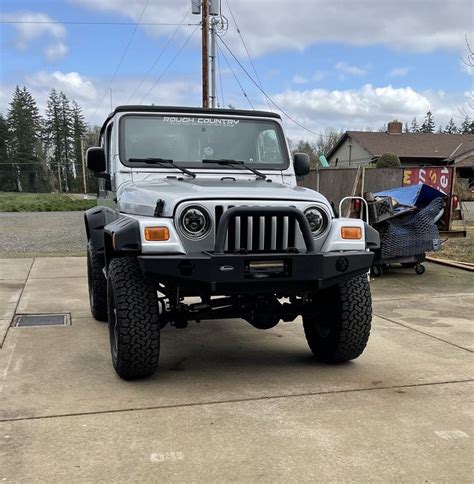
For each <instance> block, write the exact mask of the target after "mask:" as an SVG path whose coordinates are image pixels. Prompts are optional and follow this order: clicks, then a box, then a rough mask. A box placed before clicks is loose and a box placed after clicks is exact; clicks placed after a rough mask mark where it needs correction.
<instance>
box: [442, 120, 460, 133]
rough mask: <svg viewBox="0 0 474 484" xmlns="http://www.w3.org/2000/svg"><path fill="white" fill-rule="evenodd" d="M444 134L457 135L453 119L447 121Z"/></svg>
mask: <svg viewBox="0 0 474 484" xmlns="http://www.w3.org/2000/svg"><path fill="white" fill-rule="evenodd" d="M444 132H445V133H446V134H457V132H458V128H457V126H456V124H455V123H454V121H453V118H451V119H450V120H449V122H448V124H447V125H446V127H445V128H444Z"/></svg>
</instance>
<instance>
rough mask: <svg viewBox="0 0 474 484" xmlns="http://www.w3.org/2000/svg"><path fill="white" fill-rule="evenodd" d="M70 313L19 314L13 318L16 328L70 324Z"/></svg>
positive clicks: (13, 324)
mask: <svg viewBox="0 0 474 484" xmlns="http://www.w3.org/2000/svg"><path fill="white" fill-rule="evenodd" d="M70 325H71V316H70V315H69V314H18V315H16V316H15V318H14V319H13V323H12V326H14V327H15V328H22V327H31V326H70Z"/></svg>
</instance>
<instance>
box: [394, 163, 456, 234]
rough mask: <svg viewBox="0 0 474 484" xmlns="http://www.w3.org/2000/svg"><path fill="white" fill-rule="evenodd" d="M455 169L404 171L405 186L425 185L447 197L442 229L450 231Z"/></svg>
mask: <svg viewBox="0 0 474 484" xmlns="http://www.w3.org/2000/svg"><path fill="white" fill-rule="evenodd" d="M452 182H453V168H452V167H451V166H450V167H448V166H440V167H428V168H405V169H404V170H403V186H404V187H405V186H407V185H418V184H419V183H424V184H425V185H429V186H430V187H433V188H436V189H437V190H439V191H440V192H443V193H444V194H445V195H447V196H448V197H447V199H446V208H445V211H444V217H443V218H442V219H441V221H440V224H441V228H443V229H445V230H449V228H450V226H451V223H450V218H451V194H452V189H453V183H452Z"/></svg>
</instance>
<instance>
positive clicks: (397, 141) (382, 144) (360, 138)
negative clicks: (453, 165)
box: [327, 131, 474, 159]
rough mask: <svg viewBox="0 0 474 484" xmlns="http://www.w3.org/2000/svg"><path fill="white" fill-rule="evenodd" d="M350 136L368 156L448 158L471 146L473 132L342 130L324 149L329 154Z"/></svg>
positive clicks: (473, 142) (473, 145) (471, 147)
mask: <svg viewBox="0 0 474 484" xmlns="http://www.w3.org/2000/svg"><path fill="white" fill-rule="evenodd" d="M348 136H350V137H351V138H352V139H353V140H354V141H356V142H357V143H359V144H360V145H361V146H362V147H363V148H364V149H365V150H366V151H368V152H369V153H370V154H371V155H372V156H381V155H383V154H384V153H388V152H392V153H395V154H397V155H398V156H399V157H400V158H440V159H446V158H452V157H455V156H458V155H459V154H461V153H465V152H466V151H469V150H472V149H474V135H473V134H444V133H403V134H388V133H379V132H369V131H346V133H344V134H343V135H342V137H341V138H340V139H339V141H338V143H337V144H336V146H335V147H334V148H333V149H332V150H331V151H330V152H329V153H328V155H327V156H328V158H329V157H331V156H332V155H333V154H334V153H335V151H336V150H337V149H338V148H339V146H340V145H341V144H342V143H343V142H344V140H345V139H346V138H347V137H348Z"/></svg>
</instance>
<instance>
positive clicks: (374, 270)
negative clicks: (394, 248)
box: [370, 266, 383, 277]
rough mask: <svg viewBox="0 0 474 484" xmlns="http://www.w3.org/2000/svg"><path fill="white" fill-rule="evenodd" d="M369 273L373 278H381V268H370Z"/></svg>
mask: <svg viewBox="0 0 474 484" xmlns="http://www.w3.org/2000/svg"><path fill="white" fill-rule="evenodd" d="M370 273H371V274H372V275H373V276H374V277H381V276H383V267H382V266H372V267H371V269H370Z"/></svg>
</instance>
